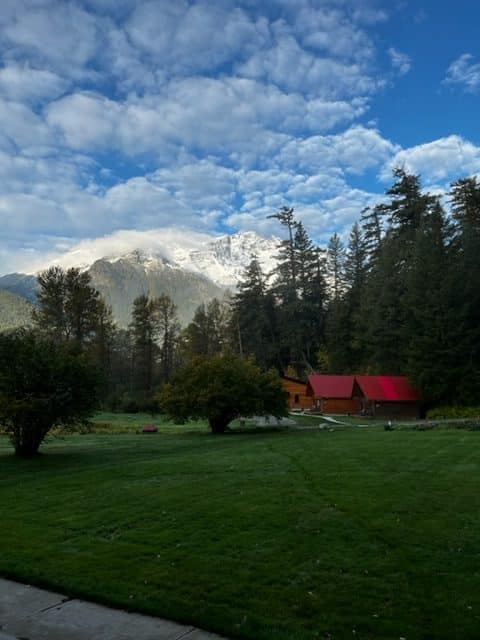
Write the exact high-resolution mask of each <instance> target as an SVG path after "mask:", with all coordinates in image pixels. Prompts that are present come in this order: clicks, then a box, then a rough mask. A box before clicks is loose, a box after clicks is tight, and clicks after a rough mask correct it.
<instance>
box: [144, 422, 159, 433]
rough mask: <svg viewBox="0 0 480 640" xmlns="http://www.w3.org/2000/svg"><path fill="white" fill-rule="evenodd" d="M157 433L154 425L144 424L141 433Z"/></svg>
mask: <svg viewBox="0 0 480 640" xmlns="http://www.w3.org/2000/svg"><path fill="white" fill-rule="evenodd" d="M157 431H158V427H157V425H156V424H146V425H145V426H144V427H143V429H142V433H157Z"/></svg>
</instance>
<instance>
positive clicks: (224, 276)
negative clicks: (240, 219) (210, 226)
mask: <svg viewBox="0 0 480 640" xmlns="http://www.w3.org/2000/svg"><path fill="white" fill-rule="evenodd" d="M278 243H279V240H278V239H275V238H270V239H267V238H262V237H261V236H259V235H258V234H256V233H255V232H254V231H248V232H245V233H236V234H234V235H231V236H230V235H226V236H221V237H219V238H215V239H214V240H212V241H211V242H208V243H207V244H206V245H205V246H203V247H200V248H198V249H193V250H184V249H178V250H177V251H175V252H174V261H175V263H176V264H177V265H178V266H179V267H181V268H182V269H184V270H185V271H191V272H193V273H198V274H201V275H204V276H205V277H207V278H209V279H210V280H212V281H213V282H215V283H216V284H219V285H222V286H225V287H233V286H235V285H236V284H237V283H238V281H239V280H240V279H241V277H242V275H243V272H244V271H245V268H246V267H247V266H248V265H249V263H250V262H251V260H252V258H253V257H254V256H256V257H257V258H258V260H259V262H260V264H261V265H262V269H263V271H264V272H265V273H270V272H271V271H273V269H274V267H275V255H276V253H277V247H278Z"/></svg>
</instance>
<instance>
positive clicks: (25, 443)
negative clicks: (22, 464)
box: [11, 424, 48, 458]
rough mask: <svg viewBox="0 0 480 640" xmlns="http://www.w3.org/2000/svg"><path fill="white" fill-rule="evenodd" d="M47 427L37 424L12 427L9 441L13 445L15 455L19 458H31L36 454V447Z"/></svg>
mask: <svg viewBox="0 0 480 640" xmlns="http://www.w3.org/2000/svg"><path fill="white" fill-rule="evenodd" d="M47 431H48V429H43V428H41V427H40V426H38V425H26V424H22V426H18V427H14V429H13V432H12V434H11V441H12V444H13V446H14V447H15V455H16V456H18V457H19V458H32V457H33V456H36V455H38V449H39V448H40V445H41V444H42V441H43V438H44V437H45V434H46V433H47Z"/></svg>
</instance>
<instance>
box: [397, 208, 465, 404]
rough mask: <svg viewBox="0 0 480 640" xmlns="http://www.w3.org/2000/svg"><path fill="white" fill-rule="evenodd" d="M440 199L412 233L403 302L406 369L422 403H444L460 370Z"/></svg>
mask: <svg viewBox="0 0 480 640" xmlns="http://www.w3.org/2000/svg"><path fill="white" fill-rule="evenodd" d="M448 236H449V232H448V226H447V224H446V221H445V216H444V212H443V210H442V207H441V205H440V204H439V203H437V205H436V206H435V207H434V208H433V211H432V213H431V214H430V215H428V216H426V217H425V218H424V219H423V221H422V223H421V225H420V227H419V229H418V230H417V233H416V237H415V244H414V250H413V254H412V259H411V265H410V271H409V279H408V282H407V293H406V295H405V298H404V304H405V306H406V314H405V316H406V325H407V326H406V329H407V332H408V347H407V369H406V373H408V375H409V377H410V379H411V381H412V382H413V383H414V385H415V386H416V387H417V388H418V389H419V390H420V391H421V392H422V395H423V398H424V401H425V402H427V403H430V404H431V403H433V404H438V403H449V402H452V401H453V400H454V398H455V395H456V387H457V381H458V377H459V375H460V370H461V354H460V352H459V346H460V344H461V332H460V327H459V324H458V313H457V310H456V308H455V301H454V297H453V296H454V295H455V294H454V288H453V286H452V285H453V282H452V275H453V273H452V268H451V264H452V261H451V258H452V253H451V252H452V249H451V246H449V243H448Z"/></svg>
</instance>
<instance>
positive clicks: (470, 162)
mask: <svg viewBox="0 0 480 640" xmlns="http://www.w3.org/2000/svg"><path fill="white" fill-rule="evenodd" d="M396 166H400V167H404V168H405V169H406V170H407V171H410V172H412V173H416V174H417V173H419V174H421V176H422V179H423V181H424V182H425V183H427V184H429V183H432V182H435V181H436V180H446V179H448V178H458V177H461V176H462V175H468V174H472V173H476V172H477V171H480V147H478V146H476V145H474V144H473V143H472V142H469V141H468V140H465V139H464V138H462V137H461V136H456V135H452V136H448V137H446V138H439V139H438V140H434V141H432V142H427V143H425V144H419V145H416V146H414V147H410V148H409V149H403V150H401V151H398V153H396V154H395V155H394V156H393V158H392V159H391V160H389V161H388V162H387V163H386V164H385V166H384V167H383V169H382V171H381V178H382V179H383V180H390V179H391V176H392V169H393V167H396Z"/></svg>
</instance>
